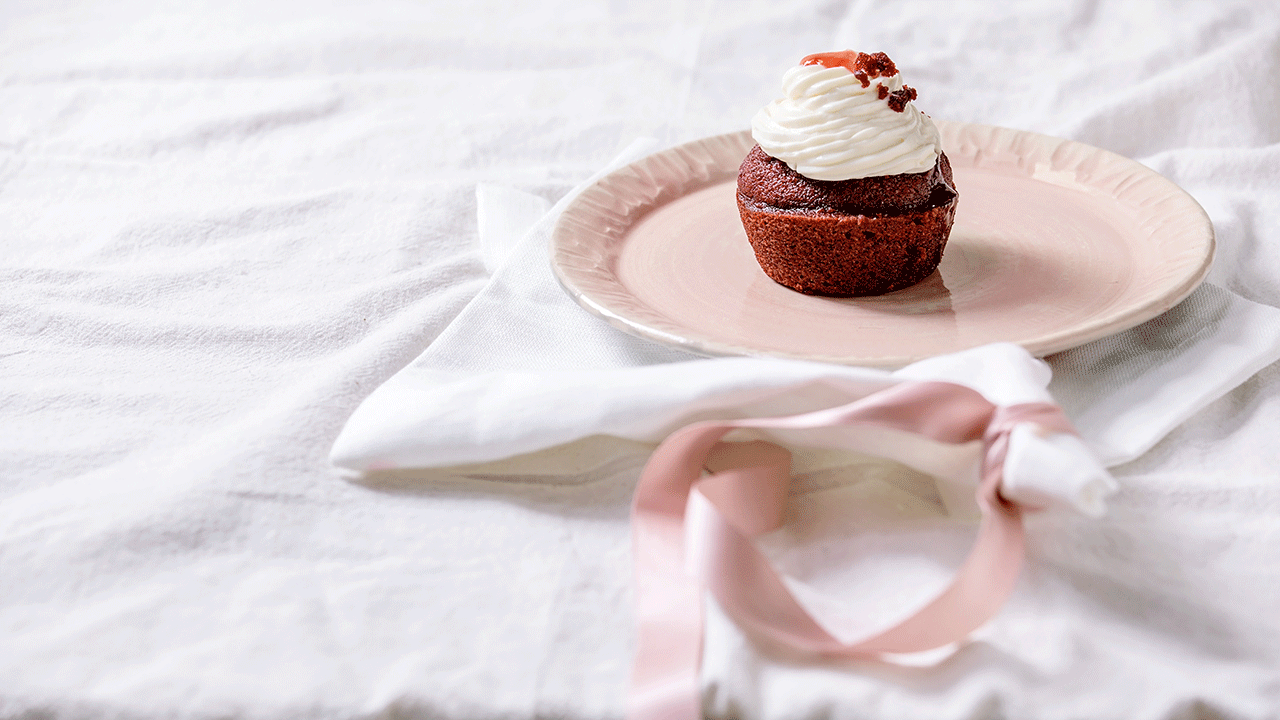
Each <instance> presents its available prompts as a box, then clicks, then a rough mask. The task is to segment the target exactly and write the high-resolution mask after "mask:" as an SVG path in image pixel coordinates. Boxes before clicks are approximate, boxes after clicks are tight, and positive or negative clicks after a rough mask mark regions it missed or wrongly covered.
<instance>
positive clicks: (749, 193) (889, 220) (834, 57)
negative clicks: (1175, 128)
mask: <svg viewBox="0 0 1280 720" xmlns="http://www.w3.org/2000/svg"><path fill="white" fill-rule="evenodd" d="M783 89H784V91H785V92H786V97H784V98H783V99H781V100H778V101H775V102H774V103H771V104H770V105H769V106H767V107H765V108H764V109H763V110H761V111H760V113H759V114H757V116H756V118H755V119H754V120H753V122H752V134H753V136H754V137H755V139H756V141H757V142H758V143H759V144H758V145H757V146H756V147H755V148H753V149H752V150H751V152H750V153H749V154H748V155H747V157H746V159H745V160H744V161H743V163H742V166H741V168H740V170H739V173H738V209H739V212H740V214H741V217H742V224H743V227H744V228H745V229H746V232H747V238H748V240H750V242H751V245H752V248H753V249H754V250H755V254H756V259H757V261H759V263H760V267H761V268H762V269H763V270H764V272H765V274H767V275H768V276H769V277H770V278H772V279H773V280H775V281H776V282H778V283H781V284H782V285H785V286H787V287H789V288H792V289H794V290H797V291H799V292H803V293H807V294H810V295H828V296H835V297H848V296H858V295H879V294H882V293H886V292H891V291H893V290H898V289H901V288H904V287H908V286H910V285H914V284H915V283H918V282H920V281H921V280H923V279H924V278H926V277H928V276H929V275H930V274H932V273H933V271H934V270H936V269H937V267H938V264H939V263H940V262H941V260H942V252H943V250H944V249H945V247H946V242H947V237H948V235H949V234H950V232H951V225H952V222H953V220H954V219H955V208H956V201H957V199H958V194H957V193H956V190H955V184H954V182H953V180H952V175H951V165H950V164H949V163H948V161H947V158H946V155H944V154H943V153H942V149H941V144H940V142H939V140H938V133H937V129H936V128H935V127H934V126H933V123H932V121H930V120H929V119H928V117H927V116H925V115H924V114H923V113H921V112H920V111H919V110H917V109H915V108H914V107H913V106H912V105H911V101H912V100H914V99H915V96H916V93H915V90H914V89H912V88H909V87H906V86H904V85H903V84H902V80H901V76H900V74H899V73H898V70H897V68H896V67H895V66H894V65H893V62H892V61H891V60H889V58H888V57H887V56H885V55H884V54H883V53H876V54H875V55H868V54H866V53H854V52H844V53H828V54H823V55H813V56H809V57H807V58H805V59H804V61H802V63H801V65H800V66H798V67H796V68H793V69H792V70H791V71H789V72H788V73H787V74H786V76H784V78H783Z"/></svg>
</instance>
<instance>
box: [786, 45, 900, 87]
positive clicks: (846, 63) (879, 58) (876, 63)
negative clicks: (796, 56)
mask: <svg viewBox="0 0 1280 720" xmlns="http://www.w3.org/2000/svg"><path fill="white" fill-rule="evenodd" d="M800 64H801V65H821V66H822V67H824V68H837V67H842V68H844V69H845V70H848V71H849V72H851V73H853V76H854V77H856V78H858V81H859V82H861V83H862V87H867V86H868V85H870V84H871V79H872V78H878V77H893V76H894V75H897V74H898V66H897V65H894V64H893V61H892V60H890V59H889V56H888V55H885V54H884V53H882V52H878V53H864V52H857V51H855V50H840V51H839V52H825V53H815V54H813V55H806V56H805V58H804V59H803V60H801V61H800Z"/></svg>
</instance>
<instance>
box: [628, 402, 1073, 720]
mask: <svg viewBox="0 0 1280 720" xmlns="http://www.w3.org/2000/svg"><path fill="white" fill-rule="evenodd" d="M1028 422H1029V423H1035V424H1037V425H1040V426H1041V427H1043V428H1045V429H1047V430H1050V431H1053V432H1074V429H1073V428H1072V427H1071V424H1070V422H1069V421H1068V420H1067V418H1066V416H1065V415H1064V414H1063V413H1062V411H1061V409H1060V408H1058V407H1057V406H1055V405H1051V404H1048V403H1030V404H1023V405H1014V406H1009V407H997V406H995V405H993V404H992V403H990V402H989V401H987V400H986V398H984V397H982V395H981V394H979V393H978V392H977V391H975V390H973V389H971V388H968V387H965V386H962V385H955V384H952V383H944V382H918V383H901V384H898V385H894V386H891V387H889V388H886V389H884V390H881V391H879V392H876V393H873V394H871V395H868V396H867V397H864V398H862V399H860V400H857V401H855V402H852V403H849V404H847V405H842V406H838V407H834V408H829V409H825V410H819V411H816V412H811V413H805V414H801V415H792V416H788V417H780V418H750V419H744V420H734V421H723V422H718V421H708V422H700V423H694V424H692V425H689V426H686V427H684V428H681V429H680V430H678V431H676V432H675V433H672V434H671V435H670V436H669V437H668V438H667V439H666V440H664V441H663V442H662V444H661V445H659V446H658V448H657V449H656V450H655V451H654V453H653V455H652V456H651V457H650V460H649V462H648V464H646V466H645V469H644V471H643V472H642V473H641V476H640V481H639V483H638V484H637V487H636V493H635V499H634V503H633V507H632V552H633V557H634V562H635V573H636V601H637V602H636V606H637V627H638V643H637V650H636V656H635V662H634V665H633V669H632V679H631V697H630V701H631V702H630V705H631V707H630V712H629V717H630V718H631V719H632V720H678V719H688V720H693V719H695V718H701V717H702V714H701V703H700V693H699V687H698V669H699V666H700V662H701V649H702V592H703V590H704V589H705V590H708V591H710V592H711V593H712V594H713V595H714V596H715V598H716V600H717V601H718V602H719V603H720V605H721V607H722V608H724V610H725V612H726V613H728V614H729V615H730V617H732V618H733V619H734V621H735V622H737V623H738V624H739V625H740V626H741V627H743V628H744V629H745V630H746V631H747V632H749V633H750V634H752V635H754V636H755V637H758V638H761V639H766V640H769V641H771V642H774V643H779V644H781V645H784V646H787V647H790V648H793V649H796V650H800V651H802V652H811V653H817V654H822V655H831V656H843V657H866V656H869V655H876V654H879V653H887V652H914V651H919V650H928V649H932V648H936V647H941V646H943V645H946V644H949V643H952V642H955V641H958V640H961V639H963V638H964V637H965V636H967V635H968V634H969V633H970V632H972V631H973V630H975V629H976V628H977V627H979V626H980V625H982V624H983V623H985V622H986V621H987V620H988V619H990V618H991V617H992V616H993V615H994V614H995V613H996V611H997V610H998V609H999V608H1000V606H1001V605H1002V604H1003V603H1004V600H1005V599H1006V598H1007V597H1008V595H1009V593H1010V592H1011V591H1012V589H1013V585H1014V582H1015V580H1016V579H1017V575H1018V571H1019V569H1020V567H1021V564H1022V557H1023V552H1024V537H1023V527H1022V512H1021V509H1020V508H1019V507H1018V505H1017V504H1016V503H1014V502H1011V501H1009V500H1007V499H1005V498H1003V497H1001V496H1000V493H999V490H1000V482H1001V479H1002V475H1003V467H1004V460H1005V456H1006V455H1007V453H1008V446H1009V435H1010V433H1011V432H1012V430H1013V428H1014V427H1016V426H1018V425H1020V424H1022V423H1028ZM833 427H838V428H846V429H847V430H846V431H845V432H847V433H849V434H857V433H858V432H859V430H860V429H861V430H866V429H869V428H878V429H888V430H893V431H899V432H904V433H908V434H910V435H913V436H919V437H923V438H926V439H929V440H932V441H934V442H936V443H945V444H949V445H964V444H967V443H971V442H976V441H981V443H982V460H981V466H980V468H981V469H980V477H979V482H978V488H977V492H976V495H977V501H978V506H979V508H980V509H981V510H982V522H981V525H980V526H979V529H978V536H977V540H976V541H975V543H974V547H973V549H972V550H971V551H970V553H969V556H968V557H967V558H966V559H965V561H964V563H963V564H962V565H961V567H960V569H959V570H958V571H957V573H956V576H955V578H954V579H953V580H952V582H951V584H950V585H949V586H948V587H947V588H946V589H945V590H944V591H943V592H942V593H941V594H940V595H938V596H937V597H936V598H934V599H933V600H932V601H931V602H929V603H928V604H926V605H925V606H924V607H922V608H920V609H919V610H917V611H916V612H915V613H913V614H912V615H911V616H910V617H907V618H905V619H903V620H901V621H899V622H897V623H896V624H894V625H892V626H891V627H888V628H885V629H883V630H880V631H878V632H875V633H873V634H872V635H871V636H869V637H865V638H862V639H861V640H857V641H855V642H852V643H842V642H840V641H839V640H837V639H836V638H835V637H833V636H832V635H831V634H830V633H828V632H827V631H826V630H825V629H824V628H822V627H821V625H819V624H818V622H817V621H816V620H814V618H813V617H812V616H810V615H809V613H808V612H807V611H806V610H805V609H804V608H803V607H802V606H801V605H800V603H799V602H798V601H797V600H796V599H795V597H794V596H793V595H792V594H791V592H790V590H788V589H787V587H786V585H785V584H784V583H783V581H782V579H781V577H780V576H779V575H778V574H777V572H776V571H775V570H774V569H773V567H772V565H771V563H769V561H768V559H767V558H765V556H764V555H763V554H762V553H761V552H760V551H759V550H758V549H757V548H756V546H755V544H754V542H752V538H753V537H754V536H756V535H759V534H762V533H765V532H769V531H770V530H773V529H775V528H777V527H779V526H780V525H781V522H782V512H783V507H784V506H785V502H786V495H787V486H788V483H789V481H790V454H789V453H788V452H787V451H786V450H784V449H783V448H781V447H779V446H777V445H774V444H772V443H768V442H759V441H757V442H751V443H724V442H721V439H722V438H723V437H724V436H725V435H726V434H727V433H728V432H729V431H731V430H733V429H735V428H756V429H764V430H790V431H794V430H806V429H808V430H813V429H818V428H833ZM871 452H872V454H877V453H875V452H874V450H872V451H871ZM881 454H882V453H881ZM704 469H706V470H709V471H710V473H711V474H710V475H707V476H705V477H704V475H703V471H704Z"/></svg>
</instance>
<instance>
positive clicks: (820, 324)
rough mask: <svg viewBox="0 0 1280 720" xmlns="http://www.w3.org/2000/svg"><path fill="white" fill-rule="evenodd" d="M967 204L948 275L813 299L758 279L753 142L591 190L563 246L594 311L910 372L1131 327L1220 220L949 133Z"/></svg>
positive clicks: (757, 346)
mask: <svg viewBox="0 0 1280 720" xmlns="http://www.w3.org/2000/svg"><path fill="white" fill-rule="evenodd" d="M938 128H939V130H940V131H941V132H942V142H943V147H944V148H945V149H946V152H947V156H948V157H949V158H950V159H951V166H952V168H953V169H954V170H955V181H956V187H957V189H958V190H959V191H960V204H959V207H958V211H957V213H956V223H955V227H954V228H953V229H952V231H951V240H950V241H949V242H948V244H947V249H946V252H945V254H944V255H943V258H942V265H941V267H939V268H938V271H937V272H935V273H934V274H933V275H932V276H930V277H929V278H927V279H926V280H925V281H924V282H922V283H920V284H919V285H916V286H914V287H910V288H907V289H905V290H900V291H898V292H894V293H890V294H888V295H882V296H879V297H870V298H853V299H832V298H821V297H811V296H808V295H802V294H800V293H797V292H794V291H791V290H788V289H787V288H785V287H783V286H781V285H778V284H776V283H774V282H773V281H772V280H770V279H769V278H768V277H766V276H765V274H764V273H763V272H761V270H760V268H759V266H758V265H757V264H756V261H755V256H754V255H752V252H751V247H750V245H748V244H747V238H746V235H745V233H744V232H743V230H742V225H741V223H740V222H739V220H738V209H737V205H736V203H735V198H734V193H735V180H736V176H737V171H738V164H739V163H740V162H741V161H742V158H743V156H745V155H746V153H747V151H748V150H749V149H750V148H751V144H752V141H751V136H750V134H749V133H746V132H741V133H734V134H730V135H721V136H717V137H712V138H707V139H705V140H699V141H697V142H693V143H689V144H686V145H681V146H679V147H676V148H672V149H670V150H667V151H665V152H661V153H657V154H655V155H652V156H650V157H648V158H645V159H643V160H640V161H638V162H636V163H633V164H631V165H628V166H627V167H625V168H622V169H621V170H618V171H617V172H614V173H612V174H610V175H608V176H606V177H604V178H602V179H601V180H600V181H599V182H597V183H595V184H593V185H592V186H590V187H588V188H587V189H586V190H584V191H583V192H582V194H581V195H579V196H578V197H577V198H576V199H575V200H574V201H573V202H572V203H571V204H570V205H569V206H568V207H567V208H566V209H565V212H564V214H563V216H562V217H561V219H560V221H559V224H558V225H557V226H556V229H555V232H554V233H553V234H552V238H551V261H552V265H553V267H554V268H555V271H556V275H557V276H558V277H559V279H560V282H561V284H563V285H564V287H565V289H566V290H567V291H568V292H569V294H570V295H572V296H573V298H574V299H575V300H577V301H578V303H580V304H581V305H582V306H583V307H585V308H587V309H588V310H590V311H592V312H594V313H596V314H598V315H600V316H601V317H603V318H604V319H605V320H607V321H609V322H610V323H612V324H613V325H615V326H617V327H619V328H622V329H623V330H626V331H628V332H632V333H635V334H637V335H640V336H642V337H646V338H651V339H654V340H658V341H661V342H665V343H670V344H672V345H677V346H679V347H681V348H684V349H686V350H690V351H693V352H698V353H702V354H710V355H775V356H782V357H791V358H804V359H808V360H822V361H828V362H840V363H850V364H857V365H873V366H899V365H904V364H906V363H909V362H912V361H914V360H918V359H921V358H925V357H929V356H932V355H937V354H940V353H946V352H953V351H956V350H961V349H964V348H968V347H973V346H976V345H983V344H986V343H990V342H997V341H1009V342H1015V343H1018V344H1020V345H1022V346H1023V347H1025V348H1027V350H1029V351H1030V352H1032V353H1034V354H1036V355H1038V356H1044V355H1048V354H1051V353H1055V352H1058V351H1061V350H1066V349H1068V348H1072V347H1075V346H1077V345H1081V344H1084V343H1087V342H1089V341H1091V340H1096V339H1098V338H1101V337H1104V336H1106V335H1110V334H1112V333H1116V332H1119V331H1121V330H1125V329H1128V328H1130V327H1133V326H1134V325H1137V324H1139V323H1141V322H1143V321H1145V320H1148V319H1150V318H1153V317H1155V316H1156V315H1159V314H1160V313H1162V312H1164V311H1165V310H1167V309H1169V308H1170V307H1172V306H1173V305H1175V304H1176V303H1177V302H1178V301H1180V300H1181V299H1182V298H1184V297H1186V296H1187V295H1188V294H1189V293H1190V292H1191V291H1192V290H1193V289H1194V288H1195V287H1196V285H1198V284H1199V283H1200V281H1201V280H1202V279H1203V278H1204V275H1205V273H1206V272H1207V271H1208V269H1209V263H1210V261H1211V260H1212V258H1213V226H1212V225H1211V224H1210V223H1209V218H1208V217H1207V216H1206V215H1205V213H1204V210H1203V209H1201V207H1200V206H1199V205H1198V204H1197V203H1196V201H1195V200H1193V199H1192V198H1191V196H1190V195H1188V194H1187V193H1186V192H1185V191H1183V190H1182V189H1181V188H1179V187H1178V186H1176V185H1174V184H1173V183H1171V182H1169V181H1168V180H1165V179H1164V178H1163V177H1161V176H1160V175H1158V174H1156V173H1155V172H1153V171H1151V170H1150V169H1148V168H1146V167H1144V166H1142V165H1140V164H1138V163H1136V162H1134V161H1132V160H1129V159H1127V158H1124V157H1121V156H1119V155H1116V154H1114V153H1110V152H1107V151H1105V150H1100V149H1098V148H1094V147H1090V146H1088V145H1082V144H1080V143H1076V142H1071V141H1068V140H1061V139H1057V138H1051V137H1046V136H1044V135H1036V134H1034V133H1029V132H1022V131H1018V130H1009V129H1005V128H996V127H988V126H982V125H966V124H958V123H943V122H939V123H938Z"/></svg>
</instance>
